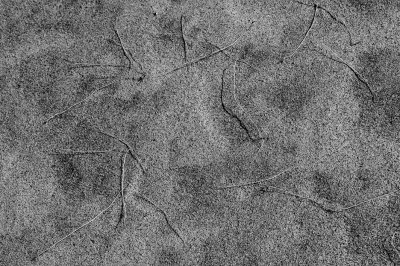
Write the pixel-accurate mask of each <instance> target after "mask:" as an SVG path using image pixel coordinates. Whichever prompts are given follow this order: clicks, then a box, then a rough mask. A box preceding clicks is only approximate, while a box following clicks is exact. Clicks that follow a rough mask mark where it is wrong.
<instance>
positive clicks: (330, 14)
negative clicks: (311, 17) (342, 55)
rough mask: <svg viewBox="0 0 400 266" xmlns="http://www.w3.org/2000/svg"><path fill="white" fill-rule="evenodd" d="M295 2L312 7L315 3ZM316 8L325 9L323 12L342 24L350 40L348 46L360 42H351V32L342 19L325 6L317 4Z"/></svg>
mask: <svg viewBox="0 0 400 266" xmlns="http://www.w3.org/2000/svg"><path fill="white" fill-rule="evenodd" d="M294 1H295V2H296V3H299V4H301V5H305V6H310V7H314V5H315V4H308V3H303V2H301V1H298V0H294ZM317 8H319V9H321V10H323V11H325V13H327V14H328V15H329V16H330V17H331V18H332V19H333V20H334V21H336V22H337V23H339V24H340V25H342V26H343V27H344V28H345V29H346V32H347V34H348V35H349V42H350V46H355V45H357V44H359V43H361V41H358V42H353V38H352V34H351V32H350V30H349V28H348V27H347V25H346V23H344V21H342V20H340V19H339V18H338V17H337V16H335V15H333V13H332V12H331V11H329V10H328V9H327V8H325V7H323V6H321V5H319V4H317Z"/></svg>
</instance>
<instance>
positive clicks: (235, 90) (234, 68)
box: [221, 60, 266, 149]
mask: <svg viewBox="0 0 400 266" xmlns="http://www.w3.org/2000/svg"><path fill="white" fill-rule="evenodd" d="M237 62H238V61H237V60H236V61H235V63H234V65H233V92H232V94H233V99H234V101H235V102H236V105H237V106H238V107H239V109H240V113H243V112H244V108H243V107H242V105H241V104H240V102H239V100H238V99H237V96H236V95H237V88H236V67H237ZM222 89H223V88H222ZM222 89H221V90H222ZM221 95H222V91H221ZM221 97H222V96H221ZM221 100H222V98H221ZM228 114H230V115H231V116H232V117H233V118H235V119H236V120H238V122H239V124H240V127H242V128H243V129H244V130H245V131H246V134H247V136H248V137H249V138H250V140H251V141H260V140H262V141H264V140H265V139H266V138H265V137H257V138H254V137H253V136H252V135H251V134H250V130H249V129H248V128H247V126H246V125H245V124H244V123H243V122H242V120H241V119H240V118H239V117H238V116H237V115H235V114H234V113H233V112H232V111H230V112H228ZM248 119H249V120H250V122H251V123H252V124H253V125H255V127H256V128H257V131H259V128H258V127H257V126H256V124H255V123H254V121H253V119H251V117H249V118H248ZM258 133H259V135H260V132H258ZM263 145H264V142H263V143H262V144H261V147H260V149H261V148H262V146H263Z"/></svg>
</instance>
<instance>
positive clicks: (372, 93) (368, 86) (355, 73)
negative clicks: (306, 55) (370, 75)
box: [310, 43, 375, 102]
mask: <svg viewBox="0 0 400 266" xmlns="http://www.w3.org/2000/svg"><path fill="white" fill-rule="evenodd" d="M320 45H321V46H323V47H324V49H325V50H328V51H329V52H330V53H331V54H333V55H334V56H335V57H336V58H335V57H333V56H331V55H327V54H325V53H323V52H321V51H320V50H317V49H312V48H310V50H311V51H314V52H317V53H319V54H320V55H322V56H324V57H327V58H329V59H331V60H333V61H335V62H337V63H340V64H343V65H345V66H346V67H347V68H348V69H350V70H351V72H353V73H354V75H355V76H356V78H357V79H358V80H359V81H360V82H361V83H362V84H364V85H365V86H366V87H367V89H368V91H369V93H370V95H371V98H372V102H375V94H374V92H373V91H372V88H371V86H370V85H369V83H368V82H367V81H366V80H365V79H364V78H363V77H362V76H361V74H360V73H358V71H357V70H355V68H354V67H352V66H351V65H350V64H349V63H347V62H346V61H345V60H343V59H342V58H341V57H340V56H339V55H337V54H336V53H335V52H333V51H332V50H331V49H330V48H328V47H327V46H326V45H325V44H323V43H320ZM316 46H317V47H319V45H316Z"/></svg>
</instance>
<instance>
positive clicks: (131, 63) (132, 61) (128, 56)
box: [114, 28, 146, 81]
mask: <svg viewBox="0 0 400 266" xmlns="http://www.w3.org/2000/svg"><path fill="white" fill-rule="evenodd" d="M114 31H115V33H116V35H117V38H118V40H119V42H120V44H117V43H116V44H117V45H118V46H120V47H121V48H122V50H123V52H124V55H125V57H126V58H127V59H128V62H129V65H128V69H129V70H131V69H132V65H133V63H135V64H136V65H137V66H138V68H139V69H140V70H135V71H136V72H137V73H139V74H140V77H139V78H138V79H137V81H142V80H143V79H144V77H145V76H146V74H145V73H144V71H143V67H142V65H141V64H140V63H139V62H137V61H136V60H135V59H134V58H133V56H132V53H131V52H130V51H129V50H127V49H125V46H124V44H123V42H122V39H121V37H120V35H119V33H118V30H117V29H116V28H114ZM129 79H131V78H129Z"/></svg>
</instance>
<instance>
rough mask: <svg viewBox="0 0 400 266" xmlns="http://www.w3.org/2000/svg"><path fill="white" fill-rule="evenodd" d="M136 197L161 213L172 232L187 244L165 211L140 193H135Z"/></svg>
mask: <svg viewBox="0 0 400 266" xmlns="http://www.w3.org/2000/svg"><path fill="white" fill-rule="evenodd" d="M133 195H134V196H135V197H137V198H139V199H142V200H144V201H145V202H147V203H149V204H150V205H152V206H153V207H154V208H155V209H156V210H157V211H158V212H160V213H161V214H162V215H163V217H164V220H165V222H166V223H167V225H168V227H169V228H170V229H171V231H172V232H173V233H174V234H175V235H176V236H177V237H178V238H179V239H180V240H181V241H182V243H183V244H184V243H185V240H183V238H182V237H181V235H180V234H179V233H178V231H177V230H176V229H175V228H174V227H173V226H172V224H171V222H170V221H169V218H168V215H167V214H166V213H165V211H164V210H163V209H161V208H160V207H158V206H157V205H156V204H155V203H154V202H152V201H151V200H149V199H148V198H146V197H145V196H142V195H140V194H138V193H134V194H133Z"/></svg>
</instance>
